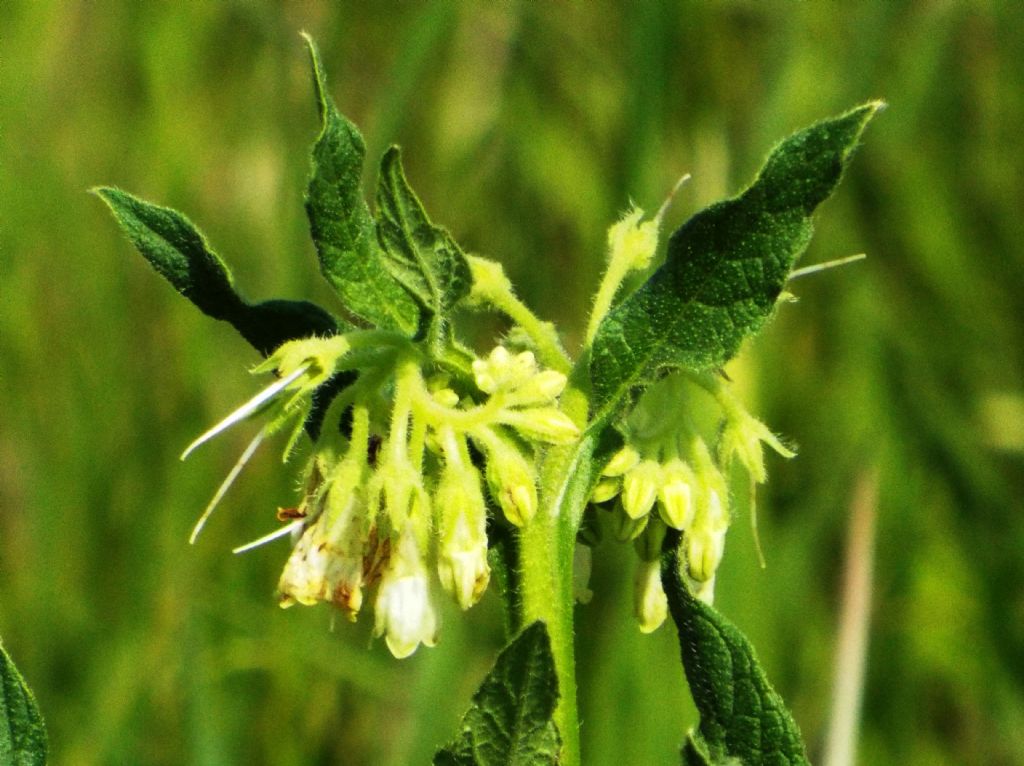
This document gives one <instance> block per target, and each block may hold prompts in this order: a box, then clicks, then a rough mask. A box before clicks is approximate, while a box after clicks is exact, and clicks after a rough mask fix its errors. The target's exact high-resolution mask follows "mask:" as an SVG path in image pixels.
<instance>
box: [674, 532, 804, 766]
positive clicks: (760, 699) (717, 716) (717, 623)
mask: <svg viewBox="0 0 1024 766" xmlns="http://www.w3.org/2000/svg"><path fill="white" fill-rule="evenodd" d="M673 538H674V540H673ZM678 540H679V535H678V533H673V534H670V536H668V537H666V541H665V545H666V553H665V554H664V555H663V557H662V568H661V577H662V582H663V584H664V587H665V595H666V596H667V597H668V605H669V610H670V611H671V613H672V619H673V620H674V621H675V623H676V628H677V629H678V631H679V645H680V648H681V650H682V659H683V667H684V669H685V671H686V680H687V682H688V683H689V685H690V693H691V694H692V695H693V701H694V703H695V704H696V705H697V710H698V712H699V713H700V725H699V727H698V731H696V732H691V733H690V735H689V741H688V742H687V744H686V745H684V747H683V763H684V764H685V766H728V765H731V764H736V763H741V764H743V766H809V762H808V760H807V755H806V753H805V752H804V745H803V741H802V740H801V738H800V731H799V729H798V728H797V726H796V723H795V722H794V721H793V717H792V716H791V715H790V713H789V711H788V710H787V709H786V706H785V703H783V701H782V698H781V697H780V696H779V695H778V693H777V692H776V691H775V690H774V689H773V688H772V687H771V685H770V684H769V683H768V679H767V678H766V677H765V674H764V671H763V670H762V669H761V666H760V665H758V663H757V658H756V657H755V655H754V648H753V647H752V646H751V645H750V642H749V641H747V639H746V638H745V637H744V635H743V634H742V633H740V631H739V629H738V628H737V627H736V626H735V625H733V624H732V623H731V622H729V621H728V620H727V619H725V617H723V616H722V615H721V614H719V613H718V612H716V611H715V610H714V609H713V608H712V607H710V606H708V605H707V604H705V603H703V602H702V601H700V600H698V599H697V598H695V597H694V596H693V594H691V593H690V590H689V588H687V586H686V584H685V583H684V582H683V578H682V575H681V574H680V569H679V546H678V545H677V544H673V543H677V542H678Z"/></svg>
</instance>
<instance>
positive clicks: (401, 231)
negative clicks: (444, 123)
mask: <svg viewBox="0 0 1024 766" xmlns="http://www.w3.org/2000/svg"><path fill="white" fill-rule="evenodd" d="M377 219H378V220H377V233H378V236H379V238H380V243H381V245H383V247H384V251H385V253H386V254H387V264H388V267H389V269H390V270H391V273H392V274H393V275H394V276H395V278H396V279H398V281H399V282H401V283H402V285H403V286H404V287H405V289H406V290H408V291H409V292H410V293H411V294H412V295H413V296H415V298H416V300H417V301H419V303H420V305H421V306H422V307H423V308H424V309H425V310H426V311H427V312H428V313H429V314H430V315H431V333H430V335H431V337H432V338H434V339H440V338H441V337H443V333H444V325H443V323H444V321H445V320H446V319H447V316H448V313H449V312H450V310H451V308H452V307H453V306H454V305H455V304H456V303H457V302H458V301H459V300H460V299H461V298H463V297H465V296H466V295H468V294H469V288H470V285H471V284H472V280H473V278H472V275H471V274H470V272H469V263H468V262H467V261H466V256H465V254H464V253H463V252H462V250H461V249H460V248H459V246H458V245H457V244H456V242H455V240H454V239H452V236H451V234H449V233H448V232H447V231H446V230H445V229H443V228H441V227H440V226H435V225H434V224H433V223H431V221H430V218H428V217H427V214H426V211H424V209H423V205H422V204H421V203H420V201H419V199H418V198H417V197H416V193H415V192H413V190H412V188H411V187H410V186H409V182H408V181H407V180H406V179H405V172H404V171H403V170H402V156H401V151H400V150H399V148H398V147H397V146H392V147H391V148H390V149H388V150H387V152H385V154H384V157H383V158H382V159H381V163H380V182H379V185H378V188H377Z"/></svg>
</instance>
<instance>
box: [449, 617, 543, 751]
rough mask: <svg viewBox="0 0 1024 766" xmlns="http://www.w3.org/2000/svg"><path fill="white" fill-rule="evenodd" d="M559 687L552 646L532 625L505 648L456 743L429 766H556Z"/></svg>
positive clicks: (538, 627)
mask: <svg viewBox="0 0 1024 766" xmlns="http://www.w3.org/2000/svg"><path fill="white" fill-rule="evenodd" d="M557 701H558V681H557V679H556V677H555V661H554V657H553V656H552V654H551V641H550V639H549V638H548V631H547V628H546V627H545V626H544V623H542V622H535V623H533V624H532V625H530V626H529V627H527V628H526V629H525V630H523V632H522V633H520V634H519V636H518V637H517V638H516V639H515V640H513V641H512V643H510V644H509V645H508V646H506V647H505V648H504V649H503V650H502V651H501V654H499V655H498V659H497V661H496V662H495V664H494V668H493V669H492V670H491V672H490V673H489V674H488V676H487V678H485V679H484V682H483V683H482V684H481V685H480V688H479V689H478V690H477V692H476V694H474V695H473V704H472V706H471V707H470V708H469V710H468V711H467V712H466V715H465V716H464V717H463V719H462V725H461V730H460V732H459V734H458V736H457V737H456V738H455V740H454V741H453V742H452V743H451V744H449V745H448V746H447V747H445V748H444V749H443V750H441V751H439V752H438V753H437V754H436V755H435V756H434V766H539V765H540V764H556V763H558V753H559V749H560V747H561V741H560V739H559V736H558V730H557V729H556V728H555V724H554V722H553V721H552V715H553V714H554V712H555V704H556V703H557Z"/></svg>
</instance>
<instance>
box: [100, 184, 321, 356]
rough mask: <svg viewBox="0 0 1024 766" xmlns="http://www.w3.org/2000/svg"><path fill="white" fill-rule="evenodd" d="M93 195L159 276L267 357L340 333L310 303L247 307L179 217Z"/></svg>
mask: <svg viewBox="0 0 1024 766" xmlns="http://www.w3.org/2000/svg"><path fill="white" fill-rule="evenodd" d="M93 191H94V192H95V193H96V194H97V195H98V196H99V197H100V199H102V200H103V201H104V202H106V203H107V206H108V207H109V208H110V210H111V212H113V214H114V218H115V219H116V220H117V222H118V223H119V224H120V226H121V230H122V231H124V233H125V235H126V236H127V237H128V239H129V240H130V241H131V243H132V244H133V245H135V247H136V249H138V251H139V252H140V253H142V255H143V256H144V257H145V258H146V260H147V261H149V263H150V264H151V265H152V266H153V268H154V269H156V270H157V272H159V273H160V275H161V276H163V277H164V278H165V279H166V280H167V281H168V282H170V283H171V284H172V285H173V286H174V288H175V289H176V290H177V291H178V292H179V293H181V294H182V295H184V296H185V297H186V298H188V299H189V300H190V301H192V303H194V304H195V305H196V307H197V308H199V310H200V311H202V312H203V313H204V314H207V315H208V316H211V317H213V318H214V319H221V320H223V321H225V322H230V323H231V324H232V325H233V326H234V327H235V329H236V330H238V332H239V333H241V335H242V337H244V338H245V339H246V340H247V341H249V343H251V344H252V345H253V346H254V347H255V348H256V349H257V350H258V351H259V352H260V353H261V354H263V355H264V356H266V355H268V354H270V353H271V352H272V351H273V350H274V349H275V348H277V347H278V346H280V345H281V344H282V343H284V342H285V341H287V340H292V339H294V338H305V337H309V336H311V335H333V334H334V333H336V332H338V324H337V322H336V320H335V319H334V318H333V317H332V316H331V315H330V314H328V313H327V312H326V311H324V310H323V309H322V308H320V307H319V306H316V305H315V304H312V303H309V302H307V301H286V300H270V301H264V302H262V303H256V304H251V303H247V302H246V301H245V300H244V299H243V298H242V297H241V296H240V295H239V294H238V293H237V292H236V291H235V287H234V283H233V281H232V278H231V272H230V271H228V268H227V266H226V265H225V264H224V261H222V260H221V259H220V257H219V256H218V255H217V254H216V253H214V252H213V250H212V249H211V248H210V246H209V245H208V244H207V242H206V238H205V237H204V236H203V235H202V233H201V232H200V231H199V230H198V229H197V228H196V227H195V226H194V225H193V224H192V222H191V221H189V220H188V219H187V218H186V217H185V216H183V215H182V214H181V213H179V212H177V211H175V210H171V209H170V208H165V207H160V206H159V205H154V204H152V203H150V202H146V201H145V200H142V199H139V198H138V197H135V196H133V195H131V194H129V193H128V192H125V191H121V190H120V189H113V188H110V187H99V188H96V189H93Z"/></svg>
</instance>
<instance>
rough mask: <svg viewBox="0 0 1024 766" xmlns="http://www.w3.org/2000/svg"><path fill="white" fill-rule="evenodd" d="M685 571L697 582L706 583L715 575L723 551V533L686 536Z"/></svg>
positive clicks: (698, 533)
mask: <svg viewBox="0 0 1024 766" xmlns="http://www.w3.org/2000/svg"><path fill="white" fill-rule="evenodd" d="M685 544H686V565H687V571H688V572H689V574H690V577H692V578H693V579H694V580H696V581H697V582H707V581H708V580H710V579H711V578H712V577H714V575H715V571H716V570H717V569H718V565H719V564H720V563H721V562H722V553H723V552H724V550H725V532H724V531H723V532H708V531H704V530H699V531H694V532H692V533H690V534H688V535H686V540H685Z"/></svg>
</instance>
